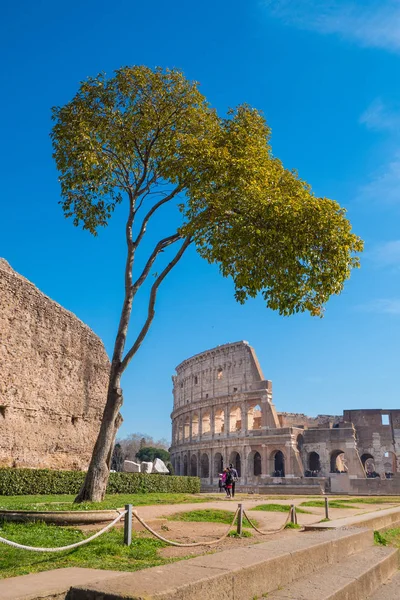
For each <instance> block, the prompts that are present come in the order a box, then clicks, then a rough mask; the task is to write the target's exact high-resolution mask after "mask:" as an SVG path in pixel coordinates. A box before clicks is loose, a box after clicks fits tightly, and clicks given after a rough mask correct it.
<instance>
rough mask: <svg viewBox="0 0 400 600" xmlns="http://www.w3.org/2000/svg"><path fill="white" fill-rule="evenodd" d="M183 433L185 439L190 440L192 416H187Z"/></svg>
mask: <svg viewBox="0 0 400 600" xmlns="http://www.w3.org/2000/svg"><path fill="white" fill-rule="evenodd" d="M183 435H184V438H185V440H188V439H189V437H190V417H186V418H185V425H184V428H183Z"/></svg>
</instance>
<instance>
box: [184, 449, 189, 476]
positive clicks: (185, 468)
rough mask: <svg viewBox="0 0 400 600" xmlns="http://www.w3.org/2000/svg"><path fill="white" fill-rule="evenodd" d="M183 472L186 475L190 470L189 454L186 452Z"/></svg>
mask: <svg viewBox="0 0 400 600" xmlns="http://www.w3.org/2000/svg"><path fill="white" fill-rule="evenodd" d="M183 474H184V476H185V477H186V476H187V475H188V474H189V472H188V457H187V454H185V456H184V457H183Z"/></svg>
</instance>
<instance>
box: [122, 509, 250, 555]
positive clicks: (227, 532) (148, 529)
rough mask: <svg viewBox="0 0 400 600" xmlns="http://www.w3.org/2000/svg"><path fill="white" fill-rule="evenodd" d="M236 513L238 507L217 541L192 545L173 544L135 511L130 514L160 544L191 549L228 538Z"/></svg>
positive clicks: (210, 544) (193, 543)
mask: <svg viewBox="0 0 400 600" xmlns="http://www.w3.org/2000/svg"><path fill="white" fill-rule="evenodd" d="M238 513H239V507H238V508H237V509H236V512H235V515H234V517H233V519H232V523H231V524H230V525H229V527H228V529H227V530H226V532H225V533H224V535H222V536H221V537H220V538H218V539H217V540H212V541H211V542H192V543H187V544H183V543H181V542H173V541H172V540H167V538H165V537H163V536H162V535H160V534H159V533H157V532H156V531H154V529H152V528H151V527H150V526H149V525H147V523H146V522H145V521H143V519H142V518H141V517H139V515H138V514H137V512H136V511H135V510H134V511H133V513H132V514H133V516H134V517H136V519H137V520H138V521H139V523H140V524H141V525H143V527H144V528H145V529H147V531H149V532H150V533H151V534H153V535H154V536H155V537H156V538H158V539H159V540H161V541H162V542H166V543H167V544H170V545H171V546H180V547H182V548H193V547H194V546H212V545H214V544H218V543H219V542H222V540H224V539H225V538H226V537H228V535H229V532H230V530H231V529H232V527H233V525H234V523H235V521H236V517H237V516H238Z"/></svg>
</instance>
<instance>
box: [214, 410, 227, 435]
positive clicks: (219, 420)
mask: <svg viewBox="0 0 400 600" xmlns="http://www.w3.org/2000/svg"><path fill="white" fill-rule="evenodd" d="M224 429H225V413H224V411H223V410H222V409H218V410H216V411H215V414H214V433H224Z"/></svg>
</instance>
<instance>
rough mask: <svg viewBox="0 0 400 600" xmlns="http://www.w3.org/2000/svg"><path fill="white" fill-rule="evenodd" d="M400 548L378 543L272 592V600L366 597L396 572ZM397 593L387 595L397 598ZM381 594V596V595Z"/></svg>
mask: <svg viewBox="0 0 400 600" xmlns="http://www.w3.org/2000/svg"><path fill="white" fill-rule="evenodd" d="M398 565H399V557H398V550H397V549H395V548H384V547H380V546H375V547H372V548H369V549H368V550H364V551H363V552H360V553H358V554H355V555H353V556H351V557H350V558H346V559H345V560H342V561H340V562H339V563H336V564H333V565H330V566H329V567H325V568H324V569H321V570H319V571H317V572H315V573H313V575H311V576H308V577H303V578H301V579H298V580H297V581H294V582H293V583H291V584H290V585H289V586H287V587H285V588H283V589H279V590H277V591H275V592H272V593H269V594H268V596H267V598H268V600H366V599H367V598H370V596H371V594H373V593H375V592H376V590H377V589H378V588H379V587H380V586H381V585H382V584H384V583H385V582H386V581H387V580H388V579H389V578H390V577H392V576H393V574H394V573H396V571H397V569H398ZM398 597H399V594H398V592H397V593H396V595H394V596H386V597H385V596H383V598H385V599H386V598H387V599H388V600H389V598H390V600H396V599H397V598H398ZM378 598H380V596H378Z"/></svg>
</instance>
